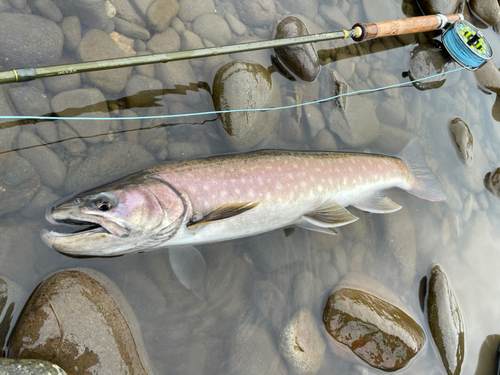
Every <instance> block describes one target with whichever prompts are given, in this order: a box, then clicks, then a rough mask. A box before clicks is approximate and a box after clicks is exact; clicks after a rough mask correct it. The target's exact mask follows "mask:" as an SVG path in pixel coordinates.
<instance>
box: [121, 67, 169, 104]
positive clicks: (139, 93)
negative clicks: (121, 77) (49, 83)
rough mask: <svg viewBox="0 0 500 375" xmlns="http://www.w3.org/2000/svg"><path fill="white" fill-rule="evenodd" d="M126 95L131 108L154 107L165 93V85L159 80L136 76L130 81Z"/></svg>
mask: <svg viewBox="0 0 500 375" xmlns="http://www.w3.org/2000/svg"><path fill="white" fill-rule="evenodd" d="M165 65H167V64H165ZM125 93H126V95H127V96H126V99H127V104H128V106H129V108H135V107H154V106H155V105H156V104H155V103H156V101H158V100H159V96H161V95H162V93H163V84H162V83H161V82H160V81H158V80H157V79H154V78H150V77H146V76H142V75H139V74H136V75H134V76H132V77H131V78H130V79H129V80H128V82H127V86H126V88H125Z"/></svg>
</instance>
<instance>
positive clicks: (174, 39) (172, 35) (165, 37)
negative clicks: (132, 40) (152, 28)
mask: <svg viewBox="0 0 500 375" xmlns="http://www.w3.org/2000/svg"><path fill="white" fill-rule="evenodd" d="M146 46H147V47H148V50H149V51H151V52H152V53H166V52H172V51H178V50H179V48H180V46H181V39H180V38H179V34H177V33H176V32H175V30H174V29H172V28H171V27H169V28H167V30H165V31H163V32H161V33H156V34H155V35H153V37H152V38H151V39H150V40H149V41H148V42H147V43H146Z"/></svg>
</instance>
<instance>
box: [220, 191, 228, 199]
mask: <svg viewBox="0 0 500 375" xmlns="http://www.w3.org/2000/svg"><path fill="white" fill-rule="evenodd" d="M226 195H227V191H226V190H222V191H221V192H220V197H221V198H224V197H225V196H226Z"/></svg>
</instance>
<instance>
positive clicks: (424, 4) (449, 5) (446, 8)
mask: <svg viewBox="0 0 500 375" xmlns="http://www.w3.org/2000/svg"><path fill="white" fill-rule="evenodd" d="M418 3H419V4H420V7H421V8H422V9H423V11H424V12H425V13H426V14H438V13H440V14H452V13H455V11H456V10H457V7H458V5H459V3H460V0H418Z"/></svg>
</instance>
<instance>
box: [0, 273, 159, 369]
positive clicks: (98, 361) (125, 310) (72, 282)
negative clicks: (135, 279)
mask: <svg viewBox="0 0 500 375" xmlns="http://www.w3.org/2000/svg"><path fill="white" fill-rule="evenodd" d="M9 357H11V358H33V357H37V358H39V359H46V360H49V359H50V360H51V361H52V362H53V363H55V364H57V365H58V366H60V367H61V368H63V369H64V370H65V371H67V372H71V373H74V374H85V373H88V371H89V369H91V368H92V370H91V371H96V372H98V373H115V372H116V371H117V369H122V370H123V372H124V373H125V372H126V373H129V374H148V373H151V369H150V367H149V359H148V357H147V354H146V351H145V348H144V344H143V342H142V338H141V334H140V330H139V324H138V322H137V320H136V318H135V315H134V313H133V312H132V309H131V308H130V306H129V305H128V303H127V301H126V299H125V297H124V296H123V294H122V293H121V292H120V291H119V290H118V288H117V287H116V285H115V284H114V283H113V282H112V281H111V280H109V279H108V278H107V277H105V276H104V275H102V274H100V273H99V272H97V271H94V270H90V269H84V268H81V269H69V270H65V271H60V272H58V273H56V274H54V275H52V276H50V277H48V278H47V279H46V280H45V281H44V282H42V283H41V284H40V285H39V286H38V287H37V289H36V290H35V292H33V294H32V296H31V298H30V300H29V301H28V303H27V305H26V307H25V310H24V312H23V314H22V315H21V317H20V319H19V322H18V325H17V327H16V330H15V331H14V333H13V335H12V341H11V345H10V348H9Z"/></svg>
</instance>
